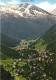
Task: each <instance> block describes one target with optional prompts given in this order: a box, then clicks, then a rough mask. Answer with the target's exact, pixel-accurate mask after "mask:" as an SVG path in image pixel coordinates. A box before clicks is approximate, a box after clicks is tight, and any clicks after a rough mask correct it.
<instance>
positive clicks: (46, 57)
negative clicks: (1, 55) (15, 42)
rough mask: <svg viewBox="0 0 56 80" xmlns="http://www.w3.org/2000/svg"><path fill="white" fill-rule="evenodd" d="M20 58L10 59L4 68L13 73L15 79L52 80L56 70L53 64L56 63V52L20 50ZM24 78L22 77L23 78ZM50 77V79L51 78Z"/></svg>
mask: <svg viewBox="0 0 56 80" xmlns="http://www.w3.org/2000/svg"><path fill="white" fill-rule="evenodd" d="M18 52H19V56H20V58H19V59H14V60H12V59H11V60H10V62H11V63H10V64H9V63H7V64H3V68H4V69H5V70H7V71H9V72H10V73H11V76H12V77H13V79H15V80H17V79H18V80H52V76H53V75H54V76H53V78H55V77H56V76H55V72H54V70H53V68H52V67H51V65H54V64H55V59H54V57H55V54H54V53H48V52H46V51H45V52H42V53H41V52H40V50H38V51H36V50H32V49H23V50H18ZM2 63H3V62H2ZM21 78H22V79H21ZM49 78H50V79H49Z"/></svg>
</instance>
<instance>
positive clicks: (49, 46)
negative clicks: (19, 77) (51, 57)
mask: <svg viewBox="0 0 56 80" xmlns="http://www.w3.org/2000/svg"><path fill="white" fill-rule="evenodd" d="M33 45H34V46H33ZM30 46H32V47H33V48H34V47H35V49H37V50H38V49H40V50H41V51H42V50H48V51H50V52H54V53H55V52H56V25H54V26H52V27H51V28H50V29H49V30H48V31H47V32H46V33H45V34H44V35H43V36H42V37H41V38H40V39H38V40H36V42H35V43H33V44H32V45H30Z"/></svg>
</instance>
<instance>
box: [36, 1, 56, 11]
mask: <svg viewBox="0 0 56 80" xmlns="http://www.w3.org/2000/svg"><path fill="white" fill-rule="evenodd" d="M36 6H38V7H40V8H42V9H44V10H46V11H51V10H54V9H55V8H56V3H55V4H50V3H48V2H47V1H46V2H41V3H39V4H37V5H36Z"/></svg>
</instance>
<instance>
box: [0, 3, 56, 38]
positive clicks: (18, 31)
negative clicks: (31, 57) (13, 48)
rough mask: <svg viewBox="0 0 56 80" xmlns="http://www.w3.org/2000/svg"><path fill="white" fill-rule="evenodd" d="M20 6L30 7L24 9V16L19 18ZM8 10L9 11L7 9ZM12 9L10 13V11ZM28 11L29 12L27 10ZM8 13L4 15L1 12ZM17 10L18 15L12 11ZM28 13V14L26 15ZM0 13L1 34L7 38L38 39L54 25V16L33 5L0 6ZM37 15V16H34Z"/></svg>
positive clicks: (55, 17) (55, 21)
mask: <svg viewBox="0 0 56 80" xmlns="http://www.w3.org/2000/svg"><path fill="white" fill-rule="evenodd" d="M22 6H31V7H30V8H27V7H26V8H25V10H26V12H25V14H24V15H25V16H20V14H21V13H22V14H23V12H24V11H23V12H21V13H19V12H20V10H22ZM9 8H10V9H9ZM11 9H12V11H10V10H11ZM29 9H30V10H29ZM4 10H5V12H8V13H4V12H3V11H4ZM15 10H18V11H19V12H18V14H17V13H15V14H14V12H13V11H15ZM27 10H28V11H30V13H29V14H28V12H27ZM0 13H1V32H2V33H3V34H5V35H7V36H10V37H14V38H18V39H35V38H37V37H40V36H41V35H42V34H43V33H44V32H46V31H47V30H48V29H49V28H50V27H51V26H52V25H54V24H55V23H56V16H54V15H52V14H50V13H48V12H46V11H44V10H43V9H41V8H38V7H37V6H34V5H26V4H25V5H24V4H23V5H22V4H21V5H20V6H19V5H17V6H15V5H12V6H11V5H8V6H5V7H4V6H2V7H1V9H0ZM36 14H37V15H36Z"/></svg>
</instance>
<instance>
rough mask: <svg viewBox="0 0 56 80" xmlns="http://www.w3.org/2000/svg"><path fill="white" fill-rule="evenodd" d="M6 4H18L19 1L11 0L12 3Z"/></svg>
mask: <svg viewBox="0 0 56 80" xmlns="http://www.w3.org/2000/svg"><path fill="white" fill-rule="evenodd" d="M8 4H19V1H18V0H12V1H9V2H8Z"/></svg>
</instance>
